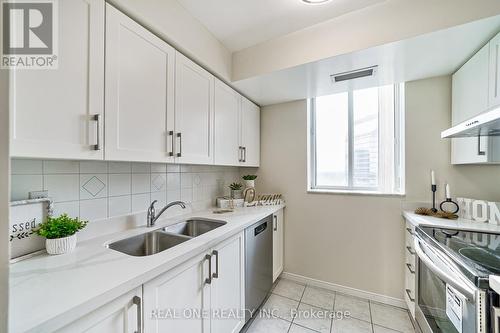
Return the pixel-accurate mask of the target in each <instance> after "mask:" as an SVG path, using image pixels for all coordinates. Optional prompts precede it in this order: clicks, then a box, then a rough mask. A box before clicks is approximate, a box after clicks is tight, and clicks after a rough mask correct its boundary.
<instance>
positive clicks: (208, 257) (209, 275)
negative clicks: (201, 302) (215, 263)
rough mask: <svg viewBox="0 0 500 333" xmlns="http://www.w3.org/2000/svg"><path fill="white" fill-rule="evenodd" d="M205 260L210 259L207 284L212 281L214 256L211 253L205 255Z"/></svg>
mask: <svg viewBox="0 0 500 333" xmlns="http://www.w3.org/2000/svg"><path fill="white" fill-rule="evenodd" d="M205 260H208V277H207V278H206V279H205V283H206V284H211V283H212V256H211V255H210V254H207V255H205Z"/></svg>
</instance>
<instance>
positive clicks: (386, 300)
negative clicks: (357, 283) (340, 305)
mask: <svg viewBox="0 0 500 333" xmlns="http://www.w3.org/2000/svg"><path fill="white" fill-rule="evenodd" d="M281 277H282V278H284V279H288V280H292V281H296V282H300V283H304V284H307V285H310V286H314V287H318V288H323V289H328V290H332V291H336V292H340V293H343V294H346V295H349V296H355V297H360V298H364V299H368V300H370V301H374V302H378V303H382V304H387V305H392V306H396V307H398V308H403V309H407V306H406V302H405V301H404V300H402V299H398V298H394V297H390V296H385V295H380V294H376V293H372V292H369V291H363V290H359V289H355V288H351V287H346V286H341V285H339V284H335V283H330V282H325V281H321V280H317V279H313V278H309V277H306V276H302V275H298V274H293V273H289V272H283V273H282V274H281Z"/></svg>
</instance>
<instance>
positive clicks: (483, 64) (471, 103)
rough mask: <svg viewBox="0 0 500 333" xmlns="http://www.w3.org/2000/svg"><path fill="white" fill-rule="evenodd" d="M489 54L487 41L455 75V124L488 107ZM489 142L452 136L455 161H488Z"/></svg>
mask: <svg viewBox="0 0 500 333" xmlns="http://www.w3.org/2000/svg"><path fill="white" fill-rule="evenodd" d="M489 58H490V56H489V45H488V44H487V45H485V46H484V47H483V48H482V49H481V50H480V51H479V52H478V53H476V55H475V56H474V57H472V58H471V59H470V60H469V61H467V63H465V65H463V66H462V67H461V68H460V69H459V70H458V71H457V72H456V73H455V74H454V75H453V78H452V87H453V88H452V117H451V122H452V126H454V125H457V124H459V123H461V122H463V121H465V120H467V119H470V118H472V117H474V116H476V115H478V114H479V113H481V112H483V111H486V109H487V108H488V80H489ZM487 145H488V138H486V137H484V138H455V139H451V163H452V164H468V163H485V162H487V155H486V152H487ZM483 153H484V154H483Z"/></svg>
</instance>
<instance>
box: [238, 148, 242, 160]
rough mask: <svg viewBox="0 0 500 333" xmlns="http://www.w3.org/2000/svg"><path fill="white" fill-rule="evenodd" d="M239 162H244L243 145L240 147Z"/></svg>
mask: <svg viewBox="0 0 500 333" xmlns="http://www.w3.org/2000/svg"><path fill="white" fill-rule="evenodd" d="M238 162H243V147H242V146H239V147H238Z"/></svg>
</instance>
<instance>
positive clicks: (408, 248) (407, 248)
mask: <svg viewBox="0 0 500 333" xmlns="http://www.w3.org/2000/svg"><path fill="white" fill-rule="evenodd" d="M406 250H408V252H409V253H410V254H411V255H415V251H413V249H412V248H411V246H407V247H406Z"/></svg>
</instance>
